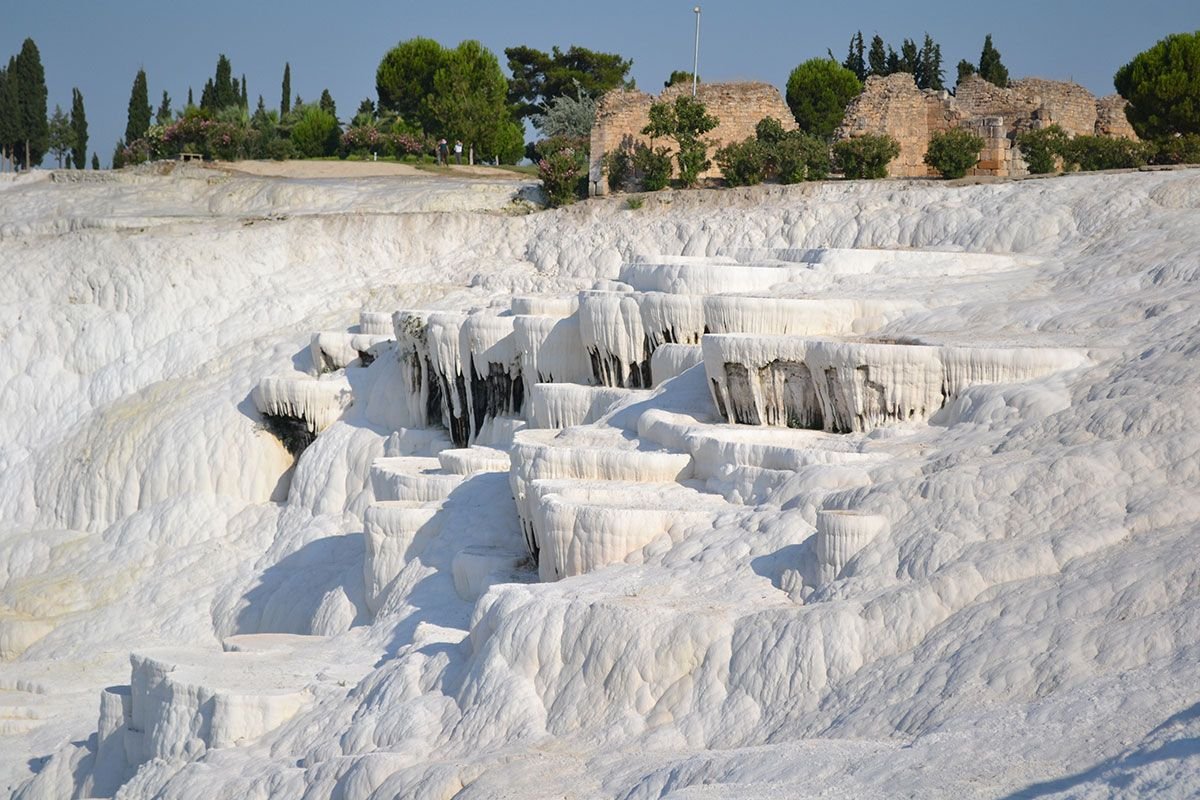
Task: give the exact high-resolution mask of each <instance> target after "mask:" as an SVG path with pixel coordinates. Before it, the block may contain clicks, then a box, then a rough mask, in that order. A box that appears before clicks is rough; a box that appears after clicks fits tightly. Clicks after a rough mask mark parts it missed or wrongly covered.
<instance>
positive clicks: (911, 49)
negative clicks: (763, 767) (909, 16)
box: [899, 39, 920, 75]
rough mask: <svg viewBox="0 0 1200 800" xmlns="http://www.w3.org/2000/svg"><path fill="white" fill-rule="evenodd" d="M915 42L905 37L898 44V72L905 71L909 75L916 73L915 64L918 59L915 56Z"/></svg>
mask: <svg viewBox="0 0 1200 800" xmlns="http://www.w3.org/2000/svg"><path fill="white" fill-rule="evenodd" d="M917 56H918V54H917V43H916V42H914V41H913V40H912V39H905V40H904V41H903V42H902V43H901V44H900V70H899V71H900V72H907V73H908V74H909V75H916V74H917V65H918V64H919V63H920V59H919V58H918V57H917Z"/></svg>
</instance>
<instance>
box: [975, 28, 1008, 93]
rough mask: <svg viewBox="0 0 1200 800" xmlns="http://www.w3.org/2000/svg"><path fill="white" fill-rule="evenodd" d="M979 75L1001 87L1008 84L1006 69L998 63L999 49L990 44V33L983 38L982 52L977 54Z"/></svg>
mask: <svg viewBox="0 0 1200 800" xmlns="http://www.w3.org/2000/svg"><path fill="white" fill-rule="evenodd" d="M979 77H981V78H983V79H984V80H985V81H989V82H990V83H994V84H995V85H996V86H999V87H1000V88H1001V89H1003V88H1004V87H1006V86H1008V69H1007V68H1005V66H1004V65H1003V64H1001V63H1000V51H999V50H997V49H996V48H995V47H993V46H992V35H991V34H990V33H989V34H988V35H987V37H986V38H985V39H984V40H983V52H982V53H980V54H979Z"/></svg>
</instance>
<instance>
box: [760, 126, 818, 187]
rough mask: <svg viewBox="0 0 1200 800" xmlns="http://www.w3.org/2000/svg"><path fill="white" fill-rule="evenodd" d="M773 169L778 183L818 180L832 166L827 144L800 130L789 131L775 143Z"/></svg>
mask: <svg viewBox="0 0 1200 800" xmlns="http://www.w3.org/2000/svg"><path fill="white" fill-rule="evenodd" d="M772 166H773V169H774V173H775V176H776V177H777V178H778V179H779V182H780V183H783V184H791V183H800V182H801V181H820V180H824V179H825V178H828V177H829V170H830V167H831V166H832V165H831V164H830V160H829V145H828V144H826V143H825V141H824V140H822V139H818V138H817V137H815V136H809V135H808V134H806V133H802V132H800V131H790V132H789V133H788V134H787V135H786V136H784V138H783V139H781V140H780V141H779V142H778V143H777V144H776V145H775V152H774V163H773V165H772Z"/></svg>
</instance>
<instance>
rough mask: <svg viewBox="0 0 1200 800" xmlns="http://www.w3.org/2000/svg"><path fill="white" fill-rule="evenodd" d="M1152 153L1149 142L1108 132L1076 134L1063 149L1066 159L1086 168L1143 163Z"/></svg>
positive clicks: (1089, 170) (1132, 165) (1122, 166)
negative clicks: (1116, 137) (1119, 137)
mask: <svg viewBox="0 0 1200 800" xmlns="http://www.w3.org/2000/svg"><path fill="white" fill-rule="evenodd" d="M1152 155H1153V148H1152V147H1151V146H1149V145H1146V144H1143V143H1142V142H1133V141H1130V140H1129V139H1114V138H1112V137H1109V136H1076V137H1075V138H1073V139H1071V140H1070V141H1069V142H1067V144H1066V146H1065V147H1064V148H1063V152H1062V157H1063V161H1064V162H1065V163H1067V164H1071V165H1074V166H1076V167H1078V168H1079V169H1081V170H1083V171H1084V172H1091V171H1094V170H1100V169H1130V168H1132V167H1142V166H1145V165H1146V164H1147V163H1149V161H1150V157H1151V156H1152Z"/></svg>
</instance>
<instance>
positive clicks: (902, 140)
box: [835, 73, 1137, 177]
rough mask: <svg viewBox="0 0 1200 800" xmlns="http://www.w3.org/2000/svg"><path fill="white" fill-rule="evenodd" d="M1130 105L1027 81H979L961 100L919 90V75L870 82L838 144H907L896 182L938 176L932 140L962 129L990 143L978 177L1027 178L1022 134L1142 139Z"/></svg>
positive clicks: (895, 167)
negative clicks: (930, 155)
mask: <svg viewBox="0 0 1200 800" xmlns="http://www.w3.org/2000/svg"><path fill="white" fill-rule="evenodd" d="M1124 108H1125V101H1124V100H1123V99H1122V98H1120V97H1117V96H1116V95H1113V96H1112V97H1106V98H1104V99H1102V100H1097V99H1096V98H1095V96H1094V95H1092V93H1091V92H1089V91H1088V90H1087V89H1084V88H1083V87H1082V86H1080V85H1079V84H1076V83H1069V82H1065V81H1049V80H1044V79H1041V78H1023V79H1021V80H1015V81H1012V82H1011V83H1010V84H1009V86H1008V88H1005V89H1001V88H1000V87H998V86H994V85H993V84H991V83H988V82H987V81H985V80H984V79H983V78H980V77H979V76H977V75H973V76H971V77H969V78H967V79H965V80H964V81H962V82H961V83H960V84H959V85H958V87H957V90H956V94H954V95H951V94H950V93H949V92H946V91H940V92H935V91H931V90H924V91H923V90H921V89H918V88H917V85H916V83H915V82H914V81H913V78H912V76H911V75H908V74H906V73H898V74H895V75H888V76H886V77H870V78H867V83H866V86H865V88H864V89H863V92H862V94H860V95H859V96H858V97H856V98H855V99H854V100H852V101H851V102H850V105H849V107H848V108H847V109H846V116H845V118H844V120H843V121H842V126H841V128H839V129H838V131H837V133H836V134H835V138H837V139H844V138H850V137H854V136H861V135H863V134H867V133H873V134H883V133H886V134H888V135H889V136H891V137H892V138H893V139H895V140H896V141H897V142H899V144H900V155H899V156H898V157H897V158H896V159H894V160H893V161H892V163H891V164H889V165H888V174H889V175H890V176H892V177H924V176H927V175H933V174H936V173H935V172H934V171H933V170H932V169H931V168H929V167H928V166H926V165H925V160H924V159H925V153H926V151H927V149H928V147H929V140H930V138H931V137H932V136H933V135H934V134H936V133H938V132H940V131H944V130H948V129H950V128H954V127H961V128H966V129H968V130H970V131H972V132H973V133H975V134H977V135H979V136H980V137H982V138H983V140H984V146H983V152H982V153H981V154H980V160H979V164H978V166H977V167H976V168H975V169H974V170H972V172H971V173H970V174H974V175H1001V176H1015V175H1024V174H1026V173H1027V172H1028V168H1027V166H1026V164H1025V161H1024V159H1022V158H1021V154H1020V150H1019V149H1018V148H1017V147H1016V136H1017V134H1018V133H1021V132H1023V131H1027V130H1033V129H1037V128H1044V127H1047V126H1049V125H1055V124H1057V125H1059V126H1060V127H1062V128H1063V130H1065V131H1066V132H1067V133H1069V134H1071V135H1072V136H1078V135H1081V134H1087V135H1092V134H1099V135H1102V136H1123V137H1125V138H1132V139H1136V138H1137V137H1136V135H1135V134H1134V133H1133V128H1132V127H1130V125H1129V123H1128V121H1127V120H1126V119H1125V114H1124Z"/></svg>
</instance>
